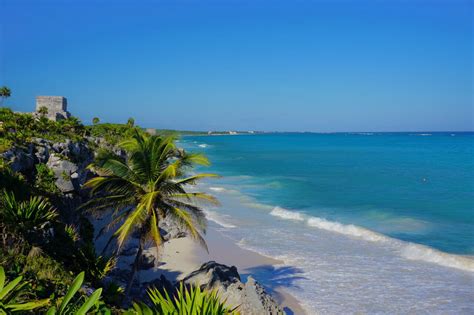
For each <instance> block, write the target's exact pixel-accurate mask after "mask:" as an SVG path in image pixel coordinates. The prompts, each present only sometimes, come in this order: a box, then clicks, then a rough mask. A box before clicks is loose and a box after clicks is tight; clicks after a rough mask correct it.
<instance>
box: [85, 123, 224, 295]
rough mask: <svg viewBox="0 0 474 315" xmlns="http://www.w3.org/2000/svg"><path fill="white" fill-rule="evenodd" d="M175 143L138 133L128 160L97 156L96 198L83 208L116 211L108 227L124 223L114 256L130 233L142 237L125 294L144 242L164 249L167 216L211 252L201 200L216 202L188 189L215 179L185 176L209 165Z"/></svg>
mask: <svg viewBox="0 0 474 315" xmlns="http://www.w3.org/2000/svg"><path fill="white" fill-rule="evenodd" d="M174 140H175V139H174V138H173V137H165V138H162V137H159V136H147V135H145V134H143V133H140V132H138V131H135V133H134V136H133V137H132V138H131V139H130V140H127V141H124V142H122V143H121V147H122V148H124V149H125V150H126V151H127V153H128V158H127V159H126V160H123V159H122V158H120V157H119V156H117V155H115V154H113V153H107V154H103V155H102V156H99V157H98V158H97V159H96V162H95V163H94V164H93V165H91V168H94V169H95V170H96V171H97V172H98V173H99V176H98V177H95V178H92V179H91V180H89V181H88V182H87V183H86V184H85V187H87V188H90V189H91V195H92V196H95V198H93V199H92V200H91V201H90V202H88V203H87V204H86V205H85V206H86V207H89V208H90V209H92V210H95V211H97V210H104V209H112V220H111V222H110V224H109V225H108V226H107V228H111V227H113V226H116V225H118V224H119V223H120V226H119V227H118V229H117V230H116V231H115V233H114V234H113V236H112V238H113V239H116V241H117V251H116V253H117V252H118V251H119V250H120V249H121V248H122V247H123V245H124V243H125V242H126V241H127V240H128V239H129V238H130V236H131V235H132V234H135V235H138V237H139V245H138V252H137V254H136V257H135V261H134V263H133V269H132V274H131V277H130V279H129V283H128V285H127V288H126V295H127V296H128V295H129V292H130V289H131V287H132V284H133V281H134V278H135V275H136V273H137V270H138V267H139V265H140V262H141V258H142V253H143V249H144V247H145V245H146V243H147V242H149V241H151V242H153V243H154V245H156V247H157V249H159V248H160V246H161V245H162V242H163V240H162V237H161V234H160V230H159V223H160V221H161V220H163V219H164V218H166V217H169V218H171V219H173V220H174V221H175V222H177V223H178V224H179V225H181V226H182V227H184V228H186V229H187V230H188V232H189V234H190V235H191V236H192V237H193V238H194V239H196V240H197V241H199V242H200V243H201V245H203V246H204V247H205V248H206V250H207V247H206V244H205V241H204V239H203V237H202V235H201V233H202V232H205V226H206V220H205V215H204V213H203V211H202V209H201V208H200V207H199V202H200V201H203V202H211V203H217V200H216V199H215V198H214V197H212V196H210V195H208V194H205V193H200V192H193V193H189V192H186V190H185V187H186V186H187V185H192V184H195V183H196V182H197V181H198V180H200V179H202V178H205V177H215V176H216V175H214V174H197V175H192V176H189V177H185V172H186V170H187V169H188V168H189V167H192V166H193V165H197V164H199V165H209V161H208V160H207V158H206V157H204V156H203V155H201V154H188V153H185V152H184V151H182V150H179V149H178V148H177V147H176V146H175V143H174ZM112 238H111V239H110V240H112ZM109 243H110V241H109Z"/></svg>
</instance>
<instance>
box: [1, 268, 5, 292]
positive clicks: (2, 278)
mask: <svg viewBox="0 0 474 315" xmlns="http://www.w3.org/2000/svg"><path fill="white" fill-rule="evenodd" d="M4 285H5V270H3V267H0V292H2V290H3V286H4Z"/></svg>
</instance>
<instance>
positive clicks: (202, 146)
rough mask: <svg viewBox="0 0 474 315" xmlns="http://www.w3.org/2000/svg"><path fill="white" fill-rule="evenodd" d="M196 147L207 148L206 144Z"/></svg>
mask: <svg viewBox="0 0 474 315" xmlns="http://www.w3.org/2000/svg"><path fill="white" fill-rule="evenodd" d="M198 147H200V148H207V147H208V145H207V144H205V143H202V144H200V145H198Z"/></svg>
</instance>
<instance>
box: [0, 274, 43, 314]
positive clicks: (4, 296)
mask: <svg viewBox="0 0 474 315" xmlns="http://www.w3.org/2000/svg"><path fill="white" fill-rule="evenodd" d="M22 280H23V277H22V276H19V277H17V278H15V279H14V280H13V281H10V282H8V283H6V276H5V271H4V269H3V267H0V314H2V315H3V314H5V315H6V314H12V313H18V314H19V313H23V312H25V311H30V310H34V309H37V308H40V307H43V306H46V305H48V304H49V299H44V300H39V301H38V300H35V301H28V302H26V301H24V300H23V299H22V295H23V293H24V292H25V291H26V290H25V289H26V288H27V287H28V283H27V282H25V281H22Z"/></svg>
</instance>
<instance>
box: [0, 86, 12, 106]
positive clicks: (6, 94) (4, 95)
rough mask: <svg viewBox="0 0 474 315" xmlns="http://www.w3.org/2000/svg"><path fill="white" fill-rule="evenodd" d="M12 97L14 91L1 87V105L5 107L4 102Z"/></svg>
mask: <svg viewBox="0 0 474 315" xmlns="http://www.w3.org/2000/svg"><path fill="white" fill-rule="evenodd" d="M11 95H12V91H11V90H10V89H9V88H8V87H6V86H2V87H0V99H1V101H0V105H3V101H4V100H5V99H7V98H8V97H10V96H11Z"/></svg>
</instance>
